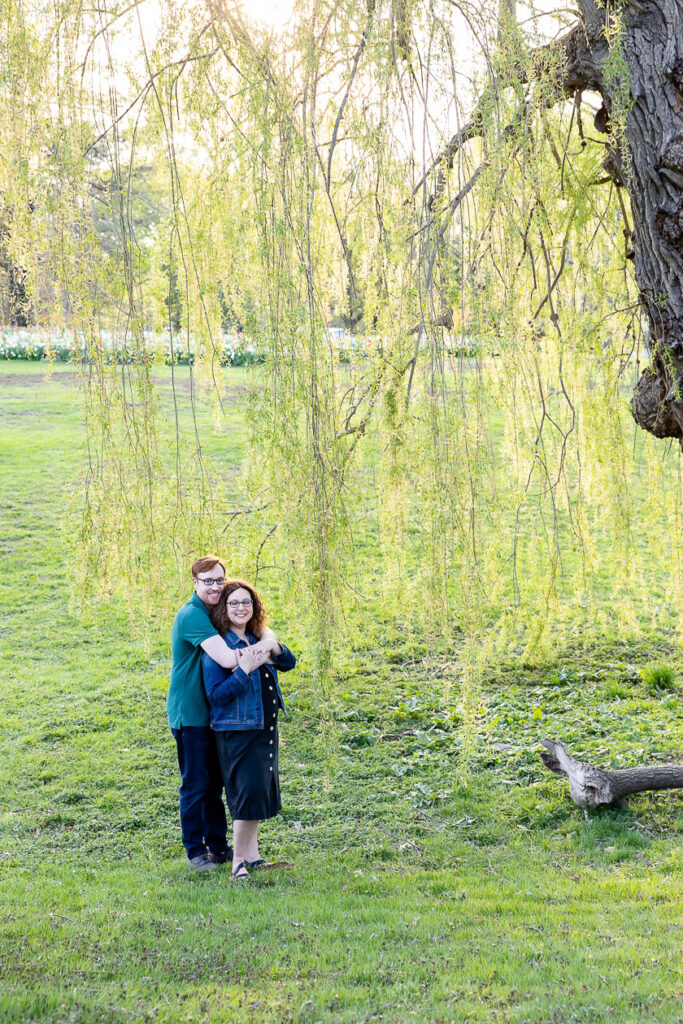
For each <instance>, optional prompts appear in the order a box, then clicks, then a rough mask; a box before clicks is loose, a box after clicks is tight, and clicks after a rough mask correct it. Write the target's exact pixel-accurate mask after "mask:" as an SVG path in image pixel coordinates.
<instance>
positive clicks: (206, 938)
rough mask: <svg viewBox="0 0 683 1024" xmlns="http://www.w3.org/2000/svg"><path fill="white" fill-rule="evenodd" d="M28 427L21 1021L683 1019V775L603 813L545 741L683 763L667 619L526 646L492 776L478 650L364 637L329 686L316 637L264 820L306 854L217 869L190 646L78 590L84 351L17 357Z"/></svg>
mask: <svg viewBox="0 0 683 1024" xmlns="http://www.w3.org/2000/svg"><path fill="white" fill-rule="evenodd" d="M164 372H166V371H164ZM226 380H227V383H228V387H229V389H230V394H231V396H232V399H233V402H232V405H231V409H234V410H235V413H234V414H235V416H236V417H237V418H238V417H239V401H238V400H237V398H236V396H237V397H238V396H239V391H238V390H237V389H238V388H239V387H241V386H243V383H244V371H237V370H236V371H229V372H228V373H227V374H226ZM207 422H210V413H208V412H207ZM0 424H1V428H2V429H1V433H0V578H1V589H0V659H1V662H2V665H1V676H0V678H1V680H2V702H1V704H0V732H1V735H2V746H1V753H0V793H1V794H2V796H1V797H0V922H1V928H0V1021H17V1022H19V1021H20V1022H22V1024H27V1022H32V1021H45V1022H54V1024H66V1022H78V1024H81V1022H83V1024H85V1022H92V1024H119V1022H121V1024H123V1022H143V1021H150V1022H151V1021H155V1022H157V1021H158V1022H169V1024H170V1022H189V1021H207V1020H209V1021H221V1022H225V1021H229V1022H233V1021H234V1022H241V1021H245V1022H246V1021H250V1022H253V1021H259V1022H260V1021H264V1022H269V1021H273V1022H276V1021H277V1022H279V1021H306V1022H316V1021H320V1022H346V1021H348V1022H354V1024H360V1022H366V1021H367V1022H369V1021H385V1022H402V1021H423V1022H447V1021H456V1022H465V1021H482V1022H491V1021H500V1022H519V1024H521V1022H527V1024H541V1022H543V1024H550V1022H553V1024H556V1022H557V1024H565V1022H567V1024H568V1022H573V1021H581V1022H586V1024H599V1022H603V1021H604V1022H607V1021H610V1022H614V1021H618V1022H620V1024H628V1022H635V1021H643V1022H645V1021H648V1022H651V1021H661V1022H667V1024H674V1022H681V1021H683V957H682V956H681V951H682V949H683V904H682V901H681V897H680V893H681V873H682V870H683V852H682V850H681V842H682V840H683V792H681V791H679V792H673V793H660V794H650V795H648V794H642V795H639V796H637V797H634V798H632V799H631V800H630V802H629V807H628V808H627V809H623V810H608V811H604V812H602V813H600V814H594V815H592V816H591V819H590V820H584V817H583V815H582V813H581V811H579V810H578V809H577V808H576V807H575V806H574V805H573V804H572V802H571V800H570V798H569V795H568V791H567V787H566V785H565V784H564V783H563V782H562V781H560V780H558V779H556V778H554V777H553V776H551V775H550V774H549V773H548V772H547V771H546V770H545V769H544V768H543V767H542V765H541V763H540V760H539V757H538V750H539V746H538V745H539V741H540V739H541V738H543V737H544V736H547V735H549V736H553V737H556V738H561V739H563V740H564V741H565V742H566V743H567V744H568V746H569V748H570V750H571V751H572V752H573V753H577V754H578V755H579V756H585V757H587V758H588V759H591V760H595V761H596V762H598V763H600V764H602V765H604V766H610V765H612V766H618V767H623V766H625V765H627V764H631V763H634V762H636V761H647V760H663V759H665V758H666V757H667V756H672V757H674V758H675V759H676V760H680V761H683V710H682V708H681V701H680V683H679V689H678V690H677V691H675V692H673V693H666V692H664V693H655V694H651V693H650V692H649V691H648V688H647V686H646V684H645V683H644V682H643V680H642V678H641V676H640V674H639V671H638V669H639V666H642V665H644V664H645V663H646V662H648V661H652V660H657V661H665V662H668V663H669V664H671V665H673V666H674V667H676V669H677V670H678V669H679V667H680V666H679V664H678V660H677V659H678V657H679V652H678V650H677V649H675V648H673V647H669V646H668V644H667V641H666V639H661V638H660V639H657V638H656V637H653V638H651V639H645V640H643V639H640V640H634V641H633V642H632V643H630V644H621V645H620V646H619V647H618V648H617V647H615V646H614V645H610V644H609V643H607V642H605V643H604V644H602V645H600V644H595V645H593V646H591V647H590V648H584V649H577V650H576V651H575V652H574V654H573V655H572V657H571V659H570V660H565V661H564V662H563V663H562V664H549V665H545V666H536V667H526V668H520V667H519V666H517V665H515V664H513V663H512V662H511V663H510V664H506V663H501V664H500V665H499V666H498V668H497V670H496V673H495V675H494V676H493V677H492V678H491V679H490V680H489V681H488V685H487V688H486V694H485V697H486V703H487V708H486V714H485V716H483V717H484V718H485V721H486V723H487V724H486V727H485V728H483V729H482V736H481V737H480V738H479V741H478V743H477V744H476V745H475V747H474V750H473V752H472V754H471V775H470V777H469V780H468V784H467V786H464V785H463V784H461V783H460V782H458V778H459V775H458V769H459V765H460V764H461V761H462V747H463V740H462V736H461V730H460V728H459V721H460V720H459V714H458V702H457V690H458V679H457V674H456V670H455V666H454V665H451V664H450V663H449V662H447V661H443V660H442V661H436V660H434V659H431V658H430V657H429V656H428V654H426V653H425V651H424V649H421V648H420V646H419V644H417V643H416V642H415V640H414V638H413V637H412V636H411V635H410V632H409V630H408V629H405V630H404V631H403V632H402V633H399V634H397V635H396V636H395V637H394V638H393V639H392V641H391V643H390V644H385V645H383V646H380V645H379V643H378V642H376V641H374V640H372V639H366V640H364V641H363V642H362V643H361V642H360V641H359V644H358V647H357V649H352V650H350V651H349V653H348V656H347V659H346V663H345V664H344V666H343V668H342V669H340V673H339V678H338V680H337V685H336V687H335V690H334V696H333V697H332V698H331V699H330V700H329V702H328V704H327V705H326V706H321V705H320V701H319V699H318V698H317V697H316V695H315V694H314V693H313V691H312V689H311V687H310V684H309V680H308V677H307V673H306V658H305V652H302V654H303V657H302V667H301V668H300V670H298V671H297V672H296V673H295V674H293V675H292V676H289V677H287V678H285V679H284V683H285V687H286V688H287V689H289V691H290V692H291V691H296V692H295V693H294V694H293V696H292V699H291V702H290V714H289V715H288V717H287V718H286V719H285V720H284V721H282V723H281V726H282V737H283V749H282V753H281V761H282V788H283V803H284V809H283V813H282V815H281V816H280V817H278V818H277V819H275V820H274V821H272V822H269V823H266V825H264V827H263V830H262V835H263V849H264V852H265V853H266V854H267V855H268V857H269V858H270V859H273V860H287V861H291V862H292V863H293V865H294V867H293V869H292V870H281V871H274V872H270V873H264V874H261V875H255V876H254V877H253V880H252V882H251V883H250V884H249V885H245V886H241V887H237V886H231V885H230V884H229V881H228V874H227V871H226V870H219V871H216V872H213V873H211V874H209V875H207V876H204V875H197V874H192V873H191V871H189V870H188V868H187V867H186V864H185V861H184V855H183V850H182V846H181V843H180V830H179V824H178V813H177V799H178V797H177V787H178V781H179V780H178V775H177V768H176V766H175V764H174V756H175V750H174V745H173V742H172V739H171V736H170V733H169V731H168V728H167V725H166V718H165V713H164V700H165V695H166V687H167V679H168V673H169V660H168V650H167V649H166V648H163V649H160V650H157V651H151V652H150V651H149V650H146V649H145V648H144V645H143V644H142V642H140V641H138V640H135V639H131V638H130V636H129V633H128V629H127V624H126V622H127V620H126V615H125V612H124V610H123V609H117V608H112V609H111V610H110V612H109V613H108V614H106V615H105V614H99V615H98V616H93V621H90V622H87V621H86V622H84V621H81V620H79V619H77V618H75V617H74V616H73V614H72V613H71V612H70V609H69V562H68V557H69V552H68V551H67V550H65V542H64V536H63V533H62V529H61V521H62V516H63V512H64V508H65V505H66V503H67V501H68V498H69V490H70V488H71V487H72V486H73V481H74V480H75V479H76V477H77V474H78V472H79V470H80V458H81V452H82V446H83V438H82V425H81V421H80V406H79V401H78V394H77V382H76V378H75V376H74V374H73V372H71V370H70V368H68V367H61V366H57V367H55V369H54V371H53V373H52V375H51V376H50V377H49V379H46V377H45V373H44V371H43V370H41V368H40V367H39V366H35V365H32V364H6V365H5V366H3V367H2V368H0ZM219 447H220V445H219V444H218V443H217V444H216V448H217V449H218V448H219ZM169 627H170V623H169ZM449 692H451V693H452V694H453V696H451V697H450V698H449V699H446V697H445V694H448V693H449ZM286 696H287V694H286Z"/></svg>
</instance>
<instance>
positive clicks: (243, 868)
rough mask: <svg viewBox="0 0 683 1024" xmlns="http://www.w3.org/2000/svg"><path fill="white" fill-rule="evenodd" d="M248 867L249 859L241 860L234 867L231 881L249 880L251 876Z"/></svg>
mask: <svg viewBox="0 0 683 1024" xmlns="http://www.w3.org/2000/svg"><path fill="white" fill-rule="evenodd" d="M248 867H249V861H248V860H241V861H240V862H239V864H237V865H236V866H235V867H234V868H233V869H232V874H231V875H230V881H231V882H246V881H247V880H248V878H249V872H248V871H247V868H248ZM240 872H243V873H242V874H241V873H240Z"/></svg>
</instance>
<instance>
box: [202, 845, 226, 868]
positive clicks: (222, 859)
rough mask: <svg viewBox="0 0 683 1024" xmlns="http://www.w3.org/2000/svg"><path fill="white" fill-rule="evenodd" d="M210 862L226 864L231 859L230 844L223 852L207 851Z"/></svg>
mask: <svg viewBox="0 0 683 1024" xmlns="http://www.w3.org/2000/svg"><path fill="white" fill-rule="evenodd" d="M207 857H208V858H209V860H210V861H211V863H212V864H228V863H229V862H230V861H231V860H232V846H229V847H228V848H227V850H224V851H223V853H211V852H210V851H209V853H207Z"/></svg>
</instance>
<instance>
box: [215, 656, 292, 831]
mask: <svg viewBox="0 0 683 1024" xmlns="http://www.w3.org/2000/svg"><path fill="white" fill-rule="evenodd" d="M259 675H260V677H261V700H262V701H263V729H244V730H236V731H234V732H224V731H223V730H216V732H215V736H216V746H217V748H218V756H219V758H220V762H221V771H222V772H223V782H224V785H225V796H226V799H227V802H228V810H229V811H230V816H231V818H232V819H233V821H235V820H237V821H263V820H264V819H265V818H274V817H275V815H276V814H278V813H279V812H280V811H281V809H282V804H281V802H280V777H279V774H278V746H279V737H278V729H277V711H278V702H277V690H276V689H275V680H274V678H273V674H272V672H271V671H270V670H269V669H268V668H267V666H262V667H261V668H260V669H259Z"/></svg>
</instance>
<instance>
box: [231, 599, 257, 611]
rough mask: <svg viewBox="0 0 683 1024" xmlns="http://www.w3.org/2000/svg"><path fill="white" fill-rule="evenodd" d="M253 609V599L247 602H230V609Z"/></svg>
mask: <svg viewBox="0 0 683 1024" xmlns="http://www.w3.org/2000/svg"><path fill="white" fill-rule="evenodd" d="M240 606H241V607H242V608H251V598H250V597H248V598H247V599H246V601H228V608H233V609H234V608H239V607H240Z"/></svg>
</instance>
